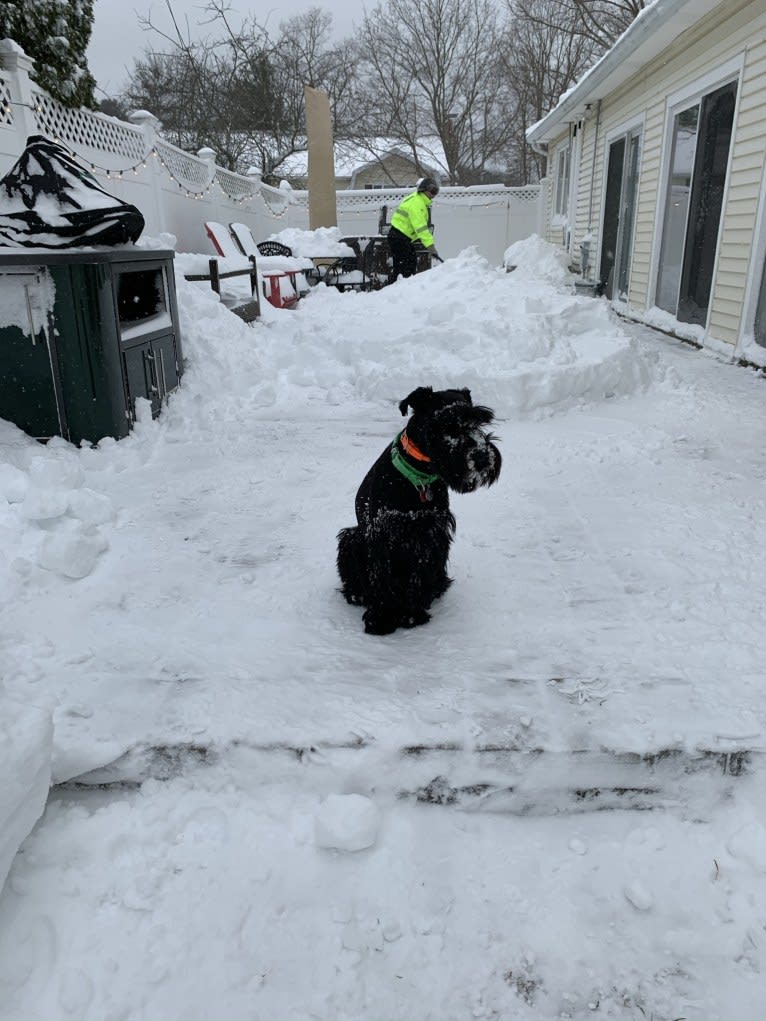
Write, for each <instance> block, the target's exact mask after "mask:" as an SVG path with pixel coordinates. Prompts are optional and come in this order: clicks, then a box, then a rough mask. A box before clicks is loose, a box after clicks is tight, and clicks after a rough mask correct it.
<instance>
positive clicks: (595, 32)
mask: <svg viewBox="0 0 766 1021" xmlns="http://www.w3.org/2000/svg"><path fill="white" fill-rule="evenodd" d="M651 2H652V0H550V2H549V3H546V4H543V5H540V4H537V3H536V2H535V0H508V6H509V7H510V8H511V9H512V10H513V11H515V12H516V13H517V14H518V15H519V16H520V17H522V18H524V19H525V20H528V21H532V22H534V23H535V24H537V25H539V26H540V27H541V28H544V29H546V30H548V31H556V30H561V29H565V30H566V31H568V32H570V33H572V34H574V35H578V36H581V37H582V38H583V39H584V40H587V41H589V42H590V44H591V46H592V49H593V52H594V54H595V55H596V56H601V54H602V53H603V52H604V51H605V50H607V49H609V47H610V46H611V45H612V44H613V43H614V42H615V40H616V39H617V38H618V37H619V36H620V35H622V33H623V32H624V31H625V29H626V28H628V26H629V25H630V24H631V22H632V21H633V20H634V19H635V18H636V17H638V15H639V14H640V13H641V11H642V10H644V8H645V7H646V6H647V5H648V4H650V3H651Z"/></svg>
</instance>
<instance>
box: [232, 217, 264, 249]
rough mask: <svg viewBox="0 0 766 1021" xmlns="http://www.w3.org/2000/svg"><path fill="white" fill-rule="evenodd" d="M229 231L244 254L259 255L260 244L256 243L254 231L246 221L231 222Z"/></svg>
mask: <svg viewBox="0 0 766 1021" xmlns="http://www.w3.org/2000/svg"><path fill="white" fill-rule="evenodd" d="M229 233H230V234H231V236H232V238H233V239H234V243H235V244H236V245H237V246H238V247H239V250H240V252H241V253H242V255H248V256H250V255H256V256H257V255H258V246H257V245H256V243H255V238H254V237H253V232H252V231H251V230H250V228H249V227H248V226H247V224H246V223H230V224H229Z"/></svg>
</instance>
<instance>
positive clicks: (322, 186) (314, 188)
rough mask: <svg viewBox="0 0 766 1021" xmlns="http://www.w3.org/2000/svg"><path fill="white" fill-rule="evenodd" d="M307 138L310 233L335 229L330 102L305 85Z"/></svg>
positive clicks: (322, 94)
mask: <svg viewBox="0 0 766 1021" xmlns="http://www.w3.org/2000/svg"><path fill="white" fill-rule="evenodd" d="M303 94H304V97H305V100H306V134H307V136H308V143H309V229H310V230H316V229H317V227H337V226H338V209H337V206H336V204H335V158H334V156H333V137H332V120H331V118H330V102H329V100H328V98H327V93H326V92H323V91H322V89H312V88H311V86H310V85H304V87H303Z"/></svg>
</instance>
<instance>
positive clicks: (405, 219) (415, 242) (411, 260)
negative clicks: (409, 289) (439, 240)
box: [388, 177, 443, 281]
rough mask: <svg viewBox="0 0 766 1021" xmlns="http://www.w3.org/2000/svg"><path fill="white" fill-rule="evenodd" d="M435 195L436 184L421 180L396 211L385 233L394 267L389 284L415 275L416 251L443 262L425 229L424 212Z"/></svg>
mask: <svg viewBox="0 0 766 1021" xmlns="http://www.w3.org/2000/svg"><path fill="white" fill-rule="evenodd" d="M438 194H439V185H438V184H437V183H436V181H434V179H433V178H432V177H422V178H421V179H420V180H419V181H418V186H417V191H414V192H412V194H411V195H408V196H407V197H406V198H404V199H402V201H401V202H400V203H399V205H398V206H397V207H396V210H395V211H394V215H393V216H392V217H391V226H390V228H389V231H388V249H389V251H390V252H391V261H392V262H393V266H394V268H393V273H392V277H391V279H392V281H393V280H396V279H397V278H398V277H400V276H402V277H411V276H412V275H413V274H414V273H415V272H417V266H418V251H422V249H423V248H425V250H426V251H427V252H430V254H431V257H432V258H434V259H438V260H439V262H442V261H443V260H442V258H441V256H440V255H439V253H438V252H437V251H436V245H435V244H434V237H433V234H432V233H431V231H430V230H429V229H428V210H429V208H430V206H431V202H432V201H433V199H435V198H436V196H437V195H438ZM421 246H422V247H421Z"/></svg>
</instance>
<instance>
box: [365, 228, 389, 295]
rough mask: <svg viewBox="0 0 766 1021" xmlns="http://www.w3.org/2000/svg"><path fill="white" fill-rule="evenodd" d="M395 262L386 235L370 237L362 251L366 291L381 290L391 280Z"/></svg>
mask: <svg viewBox="0 0 766 1021" xmlns="http://www.w3.org/2000/svg"><path fill="white" fill-rule="evenodd" d="M392 270H393V264H392V261H391V253H390V251H389V248H388V241H387V240H386V238H385V237H377V238H370V239H369V241H368V242H367V247H366V248H365V249H364V252H363V253H362V272H363V273H364V280H365V287H364V289H365V290H366V291H379V290H380V289H381V287H385V286H386V285H387V284H389V283H390V282H391V272H392Z"/></svg>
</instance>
